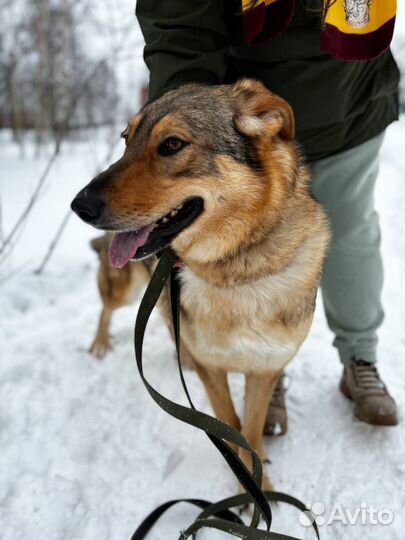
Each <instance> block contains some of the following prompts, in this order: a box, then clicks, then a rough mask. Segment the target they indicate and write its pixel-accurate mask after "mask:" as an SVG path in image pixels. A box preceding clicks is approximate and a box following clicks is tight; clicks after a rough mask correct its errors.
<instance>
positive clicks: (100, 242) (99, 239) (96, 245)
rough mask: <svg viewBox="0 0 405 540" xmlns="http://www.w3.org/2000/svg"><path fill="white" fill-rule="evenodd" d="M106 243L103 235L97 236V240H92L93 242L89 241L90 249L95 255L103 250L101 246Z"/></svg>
mask: <svg viewBox="0 0 405 540" xmlns="http://www.w3.org/2000/svg"><path fill="white" fill-rule="evenodd" d="M105 242H106V239H105V235H104V234H103V236H98V237H97V238H93V240H90V247H91V249H93V250H94V251H95V252H96V253H100V252H101V250H102V249H103V246H104V244H105Z"/></svg>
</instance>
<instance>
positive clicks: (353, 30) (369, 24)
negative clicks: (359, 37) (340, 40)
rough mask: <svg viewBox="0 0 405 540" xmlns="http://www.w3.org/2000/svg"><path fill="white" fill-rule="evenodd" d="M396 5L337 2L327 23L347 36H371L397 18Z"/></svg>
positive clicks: (373, 0)
mask: <svg viewBox="0 0 405 540" xmlns="http://www.w3.org/2000/svg"><path fill="white" fill-rule="evenodd" d="M281 1H282V0H281ZM396 4H397V3H396V0H337V1H336V2H334V3H332V5H331V6H330V7H329V9H328V12H327V14H326V18H325V23H327V24H330V25H332V26H335V27H336V28H337V29H338V30H340V32H344V33H345V34H369V33H370V32H374V31H375V30H378V28H380V27H381V26H383V24H385V23H386V22H387V21H389V20H390V19H392V18H393V17H395V13H396Z"/></svg>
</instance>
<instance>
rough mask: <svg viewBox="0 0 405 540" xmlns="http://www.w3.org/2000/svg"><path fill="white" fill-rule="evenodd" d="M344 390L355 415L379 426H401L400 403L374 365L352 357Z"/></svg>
mask: <svg viewBox="0 0 405 540" xmlns="http://www.w3.org/2000/svg"><path fill="white" fill-rule="evenodd" d="M340 390H341V391H342V393H343V394H344V395H345V396H346V397H347V398H349V399H351V400H353V402H354V414H355V415H356V416H357V418H358V419H359V420H362V421H363V422H367V423H368V424H373V425H375V426H396V425H397V424H398V416H397V406H396V403H395V401H394V400H393V398H392V397H391V396H390V394H389V393H388V390H387V388H386V386H385V384H384V383H383V382H382V380H381V379H380V375H379V374H378V371H377V368H376V366H375V365H374V364H373V363H371V362H366V361H365V360H362V359H359V358H352V359H351V361H350V364H349V365H348V366H345V368H344V371H343V377H342V380H341V382H340Z"/></svg>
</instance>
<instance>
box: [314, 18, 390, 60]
mask: <svg viewBox="0 0 405 540" xmlns="http://www.w3.org/2000/svg"><path fill="white" fill-rule="evenodd" d="M394 25H395V17H393V18H392V19H390V20H389V21H387V22H386V23H385V24H384V25H383V26H380V28H378V29H377V30H375V31H374V32H370V33H369V34H345V33H344V32H340V31H339V30H338V29H337V28H336V27H335V26H331V25H329V24H326V25H325V29H324V30H323V32H322V33H321V47H322V50H324V51H325V52H327V53H329V54H330V55H331V56H333V57H334V58H337V59H338V60H348V61H353V60H372V59H373V58H377V57H378V56H380V55H381V54H382V53H383V52H385V51H386V50H387V49H388V47H389V46H390V43H391V39H392V34H393V32H394Z"/></svg>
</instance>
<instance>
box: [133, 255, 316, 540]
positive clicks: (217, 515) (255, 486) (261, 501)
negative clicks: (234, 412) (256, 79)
mask: <svg viewBox="0 0 405 540" xmlns="http://www.w3.org/2000/svg"><path fill="white" fill-rule="evenodd" d="M176 261H177V256H176V254H175V253H174V252H173V251H172V250H171V249H170V248H167V249H165V250H164V251H163V252H162V255H161V257H160V260H159V263H158V265H157V267H156V269H155V272H154V274H153V276H152V278H151V280H150V282H149V285H148V287H147V289H146V292H145V294H144V296H143V298H142V301H141V304H140V307H139V311H138V315H137V318H136V322H135V332H134V342H135V357H136V363H137V365H138V370H139V374H140V376H141V379H142V382H143V383H144V385H145V387H146V389H147V391H148V392H149V394H150V396H151V397H152V399H153V400H154V401H155V402H156V403H157V404H158V405H159V407H161V408H162V409H163V410H164V411H166V412H167V413H168V414H170V415H171V416H174V417H175V418H177V419H178V420H181V421H182V422H185V423H187V424H190V425H191V426H194V427H197V428H198V429H201V430H203V431H204V432H205V433H206V434H207V436H208V438H209V439H210V440H211V442H212V443H213V444H214V445H215V446H216V448H217V449H218V451H219V452H220V453H221V454H222V456H223V457H224V459H225V461H226V462H227V463H228V465H229V467H230V468H231V469H232V471H233V473H234V474H235V476H236V477H237V478H238V480H239V482H240V483H241V485H242V486H243V487H244V488H245V490H246V493H244V494H242V495H237V496H235V497H230V498H228V499H224V500H222V501H219V502H217V503H210V502H208V501H204V500H201V499H176V500H173V501H169V502H167V503H165V504H162V505H161V506H159V507H158V508H156V510H154V511H153V512H152V513H151V514H149V516H147V518H146V519H145V520H144V521H143V522H142V523H141V525H140V526H139V527H138V528H137V530H136V531H135V533H134V534H133V535H132V537H131V540H143V539H144V538H145V537H146V535H147V534H148V532H149V531H150V529H151V528H152V527H153V525H154V524H155V523H156V521H157V520H158V519H159V518H160V516H161V515H162V514H163V513H164V512H166V511H167V510H168V509H169V508H171V507H172V506H174V505H175V504H178V503H181V502H187V503H190V504H192V505H194V506H197V507H199V508H202V509H203V510H202V512H201V513H200V514H199V516H198V517H197V519H196V520H195V521H194V522H193V523H192V524H191V525H190V526H189V527H188V528H187V529H186V530H185V531H183V532H182V533H180V536H179V538H178V540H186V539H187V538H189V537H190V536H191V537H192V538H195V535H196V533H197V532H198V531H199V530H200V529H202V528H204V527H205V528H211V529H216V530H219V531H225V532H227V533H229V534H231V535H233V536H235V537H237V538H242V539H246V540H299V539H297V538H295V537H293V536H288V535H284V534H279V533H274V532H270V527H271V521H272V514H271V509H270V505H269V501H279V502H285V503H287V504H290V505H292V506H295V507H296V508H298V509H299V510H300V511H302V512H307V513H308V512H309V510H308V508H307V507H306V506H305V505H304V503H302V502H301V501H299V500H298V499H296V498H295V497H291V496H290V495H287V494H285V493H278V492H275V491H273V492H263V491H262V489H261V487H260V486H261V484H262V464H261V461H260V459H259V456H258V455H257V454H256V452H255V451H254V450H253V448H252V447H251V446H250V444H249V443H248V442H247V440H246V439H245V438H244V437H243V435H242V434H241V433H240V431H238V430H236V429H234V428H232V427H231V426H228V425H227V424H225V423H224V422H221V421H220V420H218V419H217V418H214V417H213V416H210V415H208V414H205V413H202V412H200V411H198V410H197V409H196V408H195V407H194V404H193V402H192V400H191V397H190V394H189V392H188V389H187V386H186V383H185V380H184V376H183V371H182V367H181V361H180V316H179V313H180V310H179V306H180V287H179V282H178V279H177V272H178V270H177V269H176V268H174V265H175V263H176ZM169 278H170V301H171V308H172V317H173V328H174V335H175V342H176V350H177V361H178V368H179V375H180V380H181V383H182V386H183V390H184V393H185V395H186V397H187V400H188V402H189V404H190V407H185V406H183V405H179V404H178V403H175V402H174V401H171V400H169V399H167V398H166V397H164V396H163V395H162V394H160V393H159V392H157V390H155V389H154V388H153V386H151V385H150V384H149V382H148V381H147V380H146V378H145V376H144V372H143V364H142V348H143V340H144V335H145V329H146V325H147V323H148V320H149V317H150V315H151V313H152V311H153V309H154V307H155V305H156V303H157V301H158V299H159V297H160V294H161V292H162V290H163V288H164V286H165V284H166V282H167V281H168V279H169ZM230 444H234V445H237V446H239V447H241V448H243V449H245V450H247V451H248V452H250V453H251V456H252V463H253V467H252V469H253V471H252V473H251V472H250V471H249V470H248V469H247V467H246V466H245V465H244V463H243V462H242V461H241V460H240V458H239V456H238V455H237V454H236V452H234V450H233V449H232V448H231V447H230ZM250 503H253V505H254V513H253V518H252V521H251V523H250V525H246V524H245V523H244V522H243V521H242V520H241V518H240V517H239V516H238V515H237V514H236V513H235V512H232V511H231V510H230V509H231V508H233V507H236V506H241V505H246V504H250ZM260 518H262V519H263V520H264V522H265V524H266V530H261V529H258V528H257V527H258V524H259V521H260ZM313 528H314V530H315V533H316V537H317V539H318V540H319V532H318V527H317V525H316V522H315V520H313Z"/></svg>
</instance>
